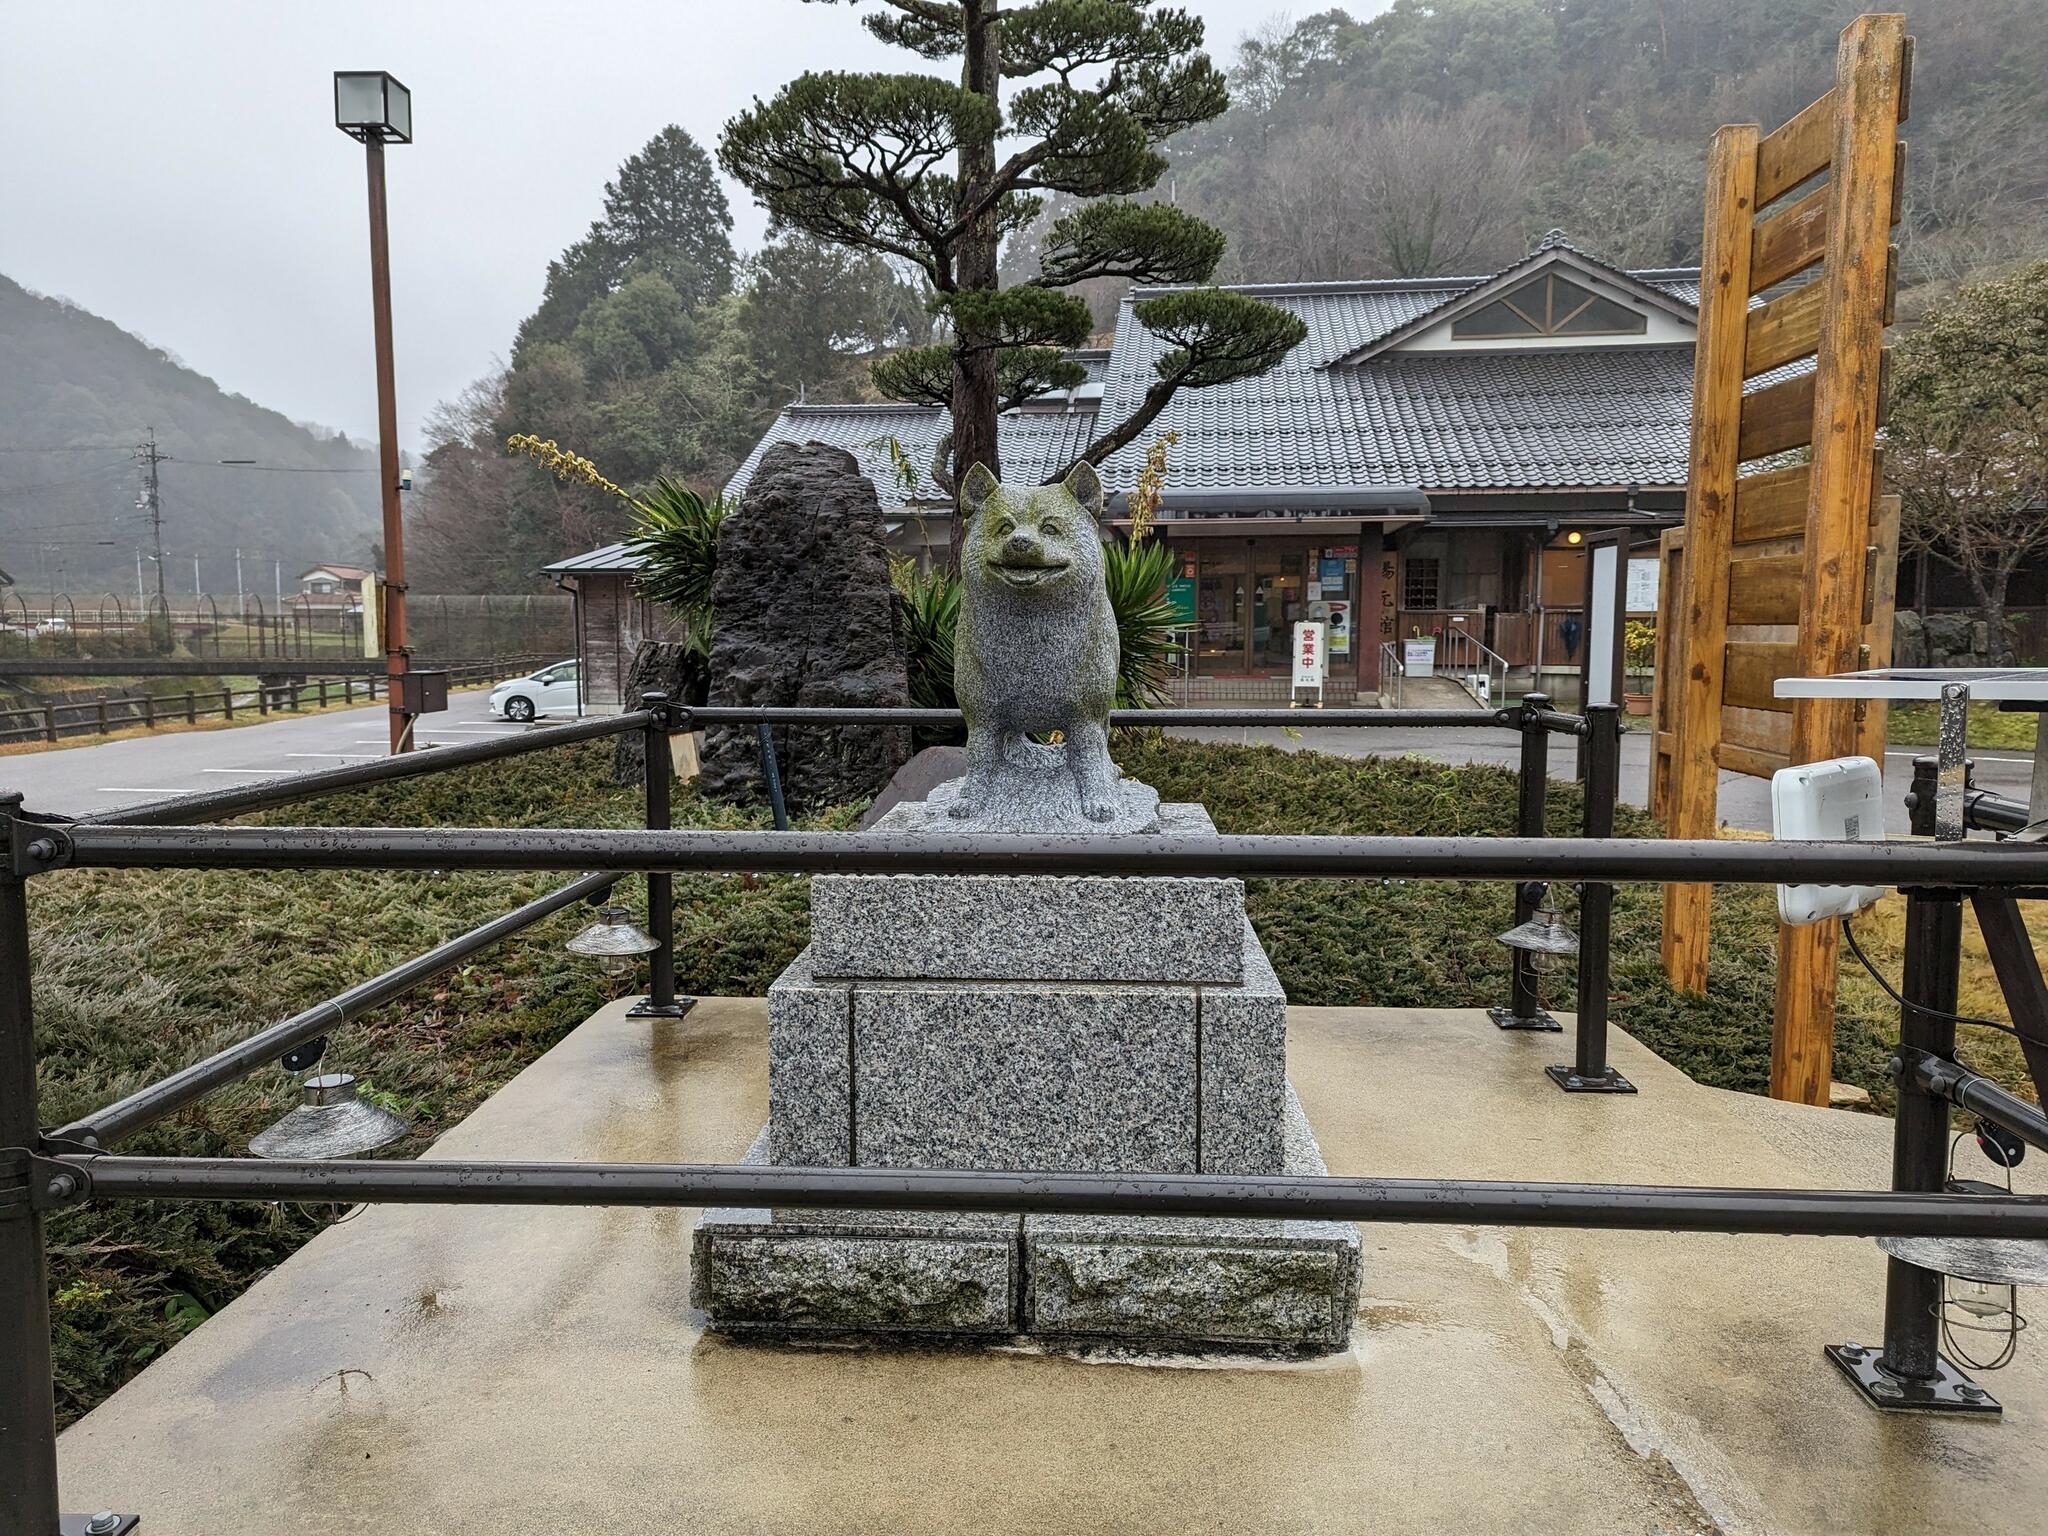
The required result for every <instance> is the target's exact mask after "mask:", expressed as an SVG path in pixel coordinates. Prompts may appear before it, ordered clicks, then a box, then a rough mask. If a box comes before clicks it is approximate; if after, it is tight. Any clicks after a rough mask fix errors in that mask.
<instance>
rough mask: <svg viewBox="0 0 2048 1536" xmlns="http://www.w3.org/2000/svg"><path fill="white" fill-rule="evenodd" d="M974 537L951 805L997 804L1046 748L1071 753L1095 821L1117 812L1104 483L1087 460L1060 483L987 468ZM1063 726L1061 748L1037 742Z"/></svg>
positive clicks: (969, 504) (979, 470)
mask: <svg viewBox="0 0 2048 1536" xmlns="http://www.w3.org/2000/svg"><path fill="white" fill-rule="evenodd" d="M960 509H961V512H962V513H963V515H964V516H965V518H966V520H967V523H966V527H967V531H966V537H965V543H964V545H963V547H962V549H961V552H960V619H959V627H958V629H957V630H956V632H955V633H956V639H955V655H954V664H953V691H954V693H955V694H956V695H957V696H958V698H959V700H960V709H961V712H962V713H963V714H964V715H965V716H966V717H967V777H966V781H965V783H964V784H963V785H962V787H961V792H960V795H959V798H958V799H956V800H955V801H953V803H952V804H951V805H950V806H948V807H947V809H948V812H949V813H950V814H951V815H953V816H956V817H963V818H964V817H972V816H975V815H977V814H979V813H980V812H981V811H983V810H984V809H985V808H987V806H988V804H989V802H990V799H991V797H992V796H993V795H994V793H995V791H996V789H997V781H998V779H999V777H1001V776H1003V775H1004V774H1005V773H1006V771H1007V770H1008V769H1010V768H1012V767H1016V768H1020V769H1021V768H1023V767H1024V766H1025V765H1027V764H1028V763H1029V762H1030V761H1032V760H1033V759H1036V758H1042V756H1043V754H1045V753H1047V752H1061V753H1064V756H1065V760H1066V769H1067V772H1069V773H1070V774H1072V776H1073V782H1074V786H1075V788H1076V789H1078V790H1079V792H1080V802H1081V813H1082V815H1084V816H1085V817H1087V819H1088V820H1089V821H1093V822H1104V821H1109V820H1111V819H1112V818H1113V817H1115V816H1116V815H1117V808H1118V794H1117V769H1116V765H1115V764H1114V763H1112V762H1111V761H1110V760H1109V711H1110V707H1111V705H1113V704H1114V703H1115V702H1116V678H1117V653H1118V641H1117V628H1116V614H1115V612H1114V611H1113V610H1112V609H1111V608H1110V606H1109V592H1108V589H1107V588H1106V587H1105V586H1104V585H1103V574H1102V539H1101V535H1100V534H1099V533H1098V532H1097V526H1096V525H1097V520H1098V519H1099V518H1100V517H1101V516H1102V481H1101V479H1100V478H1099V477H1098V476H1097V475H1096V473H1095V468H1094V466H1093V465H1091V464H1077V465H1075V466H1074V468H1073V470H1072V471H1071V472H1070V473H1069V474H1068V475H1067V478H1066V479H1065V481H1063V482H1062V483H1061V484H1059V485H1041V486H1035V487H1033V488H1031V489H1030V490H1011V489H1005V488H1004V487H1003V486H1001V485H998V484H997V483H996V477H995V476H994V475H992V474H990V473H989V472H988V469H987V467H986V466H985V465H981V464H976V465H975V466H974V467H973V468H972V469H970V470H968V472H967V475H966V478H965V479H963V480H962V481H961V483H960ZM1053 731H1058V732H1059V733H1060V734H1061V736H1062V737H1063V738H1064V743H1063V745H1062V746H1059V747H1045V746H1040V745H1037V744H1034V743H1033V742H1031V741H1030V740H1029V737H1030V736H1032V735H1045V734H1047V733H1049V732H1053Z"/></svg>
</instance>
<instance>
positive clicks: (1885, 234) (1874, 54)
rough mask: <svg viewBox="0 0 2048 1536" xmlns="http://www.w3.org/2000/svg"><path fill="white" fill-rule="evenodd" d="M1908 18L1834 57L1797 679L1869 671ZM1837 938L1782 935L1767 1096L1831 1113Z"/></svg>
mask: <svg viewBox="0 0 2048 1536" xmlns="http://www.w3.org/2000/svg"><path fill="white" fill-rule="evenodd" d="M1905 42H1906V20H1905V18H1904V17H1903V16H1896V15H1892V16H1859V17H1857V18H1856V20H1854V21H1852V22H1851V23H1850V24H1849V25H1848V26H1847V27H1846V28H1844V29H1843V32H1842V41H1841V46H1840V50H1839V52H1838V53H1837V55H1836V61H1835V91H1834V95H1835V109H1836V110H1835V137H1834V152H1833V155H1832V157H1831V159H1830V162H1829V171H1828V184H1827V189H1826V197H1827V235H1826V251H1825V254H1824V256H1823V257H1822V261H1823V263H1824V266H1823V269H1822V270H1823V273H1824V276H1823V278H1822V280H1821V283H1820V284H1819V286H1820V288H1821V299H1820V304H1821V312H1820V339H1819V343H1818V346H1817V348H1816V356H1815V363H1814V381H1813V434H1812V437H1811V438H1810V439H1809V440H1810V441H1811V442H1812V444H1813V463H1812V468H1811V471H1810V472H1809V474H1808V476H1807V503H1806V548H1805V592H1806V604H1805V608H1804V611H1803V613H1802V622H1801V624H1800V626H1799V661H1798V668H1799V673H1800V675H1802V676H1806V677H1816V676H1820V675H1823V674H1825V673H1829V672H1849V671H1854V670H1855V669H1856V668H1857V667H1858V666H1859V665H1861V664H1867V661H1868V656H1869V652H1868V650H1866V648H1865V647H1864V643H1863V628H1864V621H1865V616H1864V601H1863V600H1864V576H1865V564H1866V552H1867V550H1868V548H1869V545H1870V531H1871V524H1872V521H1873V518H1872V512H1873V510H1875V508H1874V501H1875V496H1876V485H1875V483H1874V482H1875V464H1874V454H1873V451H1872V443H1873V441H1874V440H1875V438H1876V435H1877V428H1878V421H1879V412H1880V410H1881V409H1882V401H1881V400H1880V398H1879V391H1880V382H1881V376H1882V373H1883V352H1884V322H1885V310H1886V292H1887V287H1888V280H1889V279H1888V274H1889V271H1890V252H1891V208H1892V180H1893V176H1894V174H1895V172H1896V170H1897V162H1898V136H1897V130H1898V122H1899V106H1900V102H1901V98H1902V93H1903V91H1904V87H1905V78H1904V74H1905ZM1857 736H1858V732H1857V729H1856V719H1855V706H1854V704H1853V703H1852V701H1850V700H1847V699H1799V700H1797V701H1795V702H1794V704H1793V707H1792V746H1791V754H1790V755H1791V759H1792V761H1793V762H1795V763H1812V762H1819V761H1821V760H1823V759H1825V758H1830V757H1841V756H1845V755H1847V754H1848V753H1849V752H1851V751H1853V750H1854V749H1855V746H1856V743H1857ZM1835 948H1836V935H1835V929H1834V926H1833V925H1832V924H1828V923H1822V924H1817V925H1815V926H1813V927H1810V928H1786V929H1781V930H1780V932H1779V938H1778V998H1777V1007H1776V1009H1775V1011H1774V1013H1773V1017H1772V1021H1771V1097H1772V1098H1775V1099H1792V1100H1796V1101H1798V1102H1801V1103H1806V1104H1825V1103H1826V1102H1827V1101H1828V1083H1829V1080H1830V1078H1831V1077H1832V1076H1833V1069H1834V1049H1835V962H1836V954H1835Z"/></svg>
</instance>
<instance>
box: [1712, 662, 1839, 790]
mask: <svg viewBox="0 0 2048 1536" xmlns="http://www.w3.org/2000/svg"><path fill="white" fill-rule="evenodd" d="M1798 664H1799V647H1798V646H1797V645H1793V644H1790V643H1783V644H1781V643H1778V642H1775V641H1769V640H1735V641H1731V642H1730V643H1729V645H1728V646H1727V659H1726V663H1725V665H1726V667H1727V678H1728V682H1727V686H1726V687H1725V688H1724V689H1723V690H1722V693H1721V700H1722V702H1723V703H1724V704H1725V705H1727V707H1728V708H1730V709H1767V710H1770V711H1772V712H1773V713H1776V714H1782V713H1785V712H1786V711H1788V710H1790V709H1791V708H1792V701H1791V700H1790V699H1780V698H1774V697H1772V695H1771V685H1772V684H1773V683H1775V682H1776V681H1777V680H1778V679H1779V678H1781V677H1792V676H1795V675H1796V674H1795V673H1794V672H1793V670H1792V669H1793V668H1794V667H1796V666H1797V665H1798ZM1840 670H1842V671H1844V672H1846V671H1848V670H1849V669H1848V668H1847V667H1843V668H1841V669H1840ZM1800 761H1801V762H1812V761H1813V759H1812V758H1801V759H1800Z"/></svg>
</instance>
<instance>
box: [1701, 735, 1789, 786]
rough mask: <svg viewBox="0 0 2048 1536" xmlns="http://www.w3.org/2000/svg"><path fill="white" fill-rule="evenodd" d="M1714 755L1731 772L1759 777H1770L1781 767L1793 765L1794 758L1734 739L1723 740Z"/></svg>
mask: <svg viewBox="0 0 2048 1536" xmlns="http://www.w3.org/2000/svg"><path fill="white" fill-rule="evenodd" d="M1714 756H1715V758H1716V759H1717V760H1718V761H1719V762H1720V764H1721V766H1722V767H1723V768H1725V769H1727V770H1728V771H1729V772H1730V773H1746V774H1748V775H1749V776H1750V777H1752V778H1757V779H1768V778H1769V777H1770V776H1771V775H1772V774H1774V773H1776V772H1777V771H1778V770H1779V769H1780V768H1789V767H1791V766H1792V759H1791V758H1789V757H1787V756H1786V755H1785V754H1784V753H1782V752H1765V751H1762V750H1760V749H1759V748H1756V747H1744V746H1739V745H1737V744H1736V743H1735V742H1732V741H1724V742H1722V743H1721V745H1720V746H1719V748H1717V749H1716V750H1715V753H1714Z"/></svg>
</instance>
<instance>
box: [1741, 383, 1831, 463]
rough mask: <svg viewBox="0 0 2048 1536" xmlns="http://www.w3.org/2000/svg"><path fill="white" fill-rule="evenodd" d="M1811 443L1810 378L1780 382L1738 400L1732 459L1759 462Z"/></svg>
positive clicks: (1811, 399) (1811, 387)
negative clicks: (1738, 418) (1739, 412)
mask: <svg viewBox="0 0 2048 1536" xmlns="http://www.w3.org/2000/svg"><path fill="white" fill-rule="evenodd" d="M1812 440H1813V375H1812V374H1810V373H1802V374H1798V375H1796V376H1794V377H1792V378H1789V379H1780V380H1779V381H1778V382H1777V383H1775V384H1767V385H1765V386H1764V387H1763V388H1762V389H1758V390H1753V391H1751V392H1750V393H1749V394H1746V395H1744V396H1743V397H1742V429H1741V436H1740V437H1739V439H1738V440H1737V446H1736V457H1737V458H1739V459H1743V460H1749V459H1761V458H1763V457H1765V456H1766V455H1767V454H1773V453H1783V452H1784V451H1785V450H1786V449H1787V448H1797V447H1800V446H1801V445H1802V444H1805V443H1809V442H1811V441H1812Z"/></svg>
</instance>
